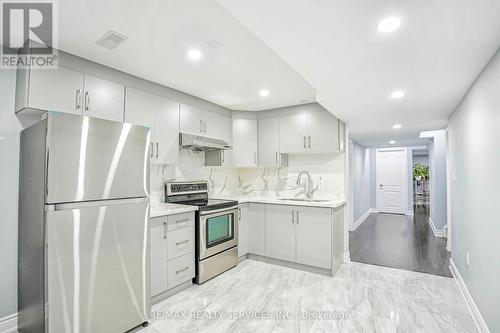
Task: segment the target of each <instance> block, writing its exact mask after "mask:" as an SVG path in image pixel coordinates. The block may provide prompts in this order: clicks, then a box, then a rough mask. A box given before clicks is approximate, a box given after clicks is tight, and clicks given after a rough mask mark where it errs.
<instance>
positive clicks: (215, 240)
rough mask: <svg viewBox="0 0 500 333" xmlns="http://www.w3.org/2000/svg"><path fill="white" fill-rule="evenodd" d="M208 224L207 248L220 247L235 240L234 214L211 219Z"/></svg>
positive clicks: (208, 219) (207, 221)
mask: <svg viewBox="0 0 500 333" xmlns="http://www.w3.org/2000/svg"><path fill="white" fill-rule="evenodd" d="M206 224H207V248H210V247H212V246H216V245H219V244H221V243H224V242H226V241H229V240H231V239H233V238H234V216H233V214H226V215H219V216H215V217H209V218H207V220H206Z"/></svg>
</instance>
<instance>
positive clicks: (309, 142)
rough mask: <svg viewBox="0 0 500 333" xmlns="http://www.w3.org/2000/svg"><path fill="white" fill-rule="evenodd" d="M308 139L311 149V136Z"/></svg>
mask: <svg viewBox="0 0 500 333" xmlns="http://www.w3.org/2000/svg"><path fill="white" fill-rule="evenodd" d="M308 138H309V148H311V136H310V135H309V136H308Z"/></svg>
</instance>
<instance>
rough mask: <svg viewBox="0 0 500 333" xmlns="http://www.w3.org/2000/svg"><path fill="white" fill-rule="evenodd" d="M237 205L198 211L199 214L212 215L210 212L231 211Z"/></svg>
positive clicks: (235, 208)
mask: <svg viewBox="0 0 500 333" xmlns="http://www.w3.org/2000/svg"><path fill="white" fill-rule="evenodd" d="M237 210H238V206H233V207H229V208H227V207H226V208H221V209H216V210H207V211H200V216H206V215H212V214H217V213H222V212H231V211H237Z"/></svg>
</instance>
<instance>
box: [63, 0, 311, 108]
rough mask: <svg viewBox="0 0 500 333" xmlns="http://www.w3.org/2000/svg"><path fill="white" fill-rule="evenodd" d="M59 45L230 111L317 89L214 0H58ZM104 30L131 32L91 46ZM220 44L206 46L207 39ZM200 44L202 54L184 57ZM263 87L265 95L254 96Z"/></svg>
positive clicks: (291, 101)
mask: <svg viewBox="0 0 500 333" xmlns="http://www.w3.org/2000/svg"><path fill="white" fill-rule="evenodd" d="M58 11H59V15H58V17H59V47H60V48H61V49H62V50H64V51H67V52H69V53H73V54H76V55H79V56H81V57H84V58H87V59H90V60H93V61H95V62H98V63H101V64H104V65H107V66H110V67H112V68H116V69H119V70H122V71H124V72H127V73H130V74H133V75H136V76H139V77H142V78H145V79H147V80H150V81H153V82H156V83H160V84H163V85H166V86H170V87H172V88H175V89H178V90H181V91H184V92H187V93H190V94H193V95H195V96H198V97H201V98H204V99H206V100H209V101H211V102H214V103H216V104H219V105H222V106H225V107H227V108H229V109H233V110H252V111H255V110H262V109H269V108H275V107H281V106H288V105H295V104H300V103H306V102H311V101H314V100H315V98H316V92H315V89H314V88H313V87H312V86H311V85H310V84H309V83H307V81H305V80H304V79H303V78H302V77H301V76H300V75H298V74H297V73H296V72H295V71H294V70H293V69H292V68H291V67H290V66H289V65H288V64H287V63H286V62H285V61H283V60H282V59H281V58H280V57H279V56H277V55H276V54H275V53H274V52H273V51H272V50H271V49H270V48H269V47H268V46H267V45H266V44H265V43H263V42H262V41H260V40H259V39H258V38H257V37H256V36H255V35H254V34H253V33H251V32H250V31H249V30H248V29H247V28H245V27H244V26H243V25H242V24H241V23H240V22H239V21H238V20H237V19H235V18H234V17H233V16H232V15H230V14H229V13H228V12H227V11H226V10H225V9H224V8H223V7H222V6H220V5H219V4H218V3H217V2H216V1H214V0H203V1H199V0H149V1H134V0H106V1H102V0H66V1H59V2H58ZM109 30H114V31H117V32H119V33H121V34H124V35H126V36H128V40H127V41H126V42H124V43H123V44H122V45H119V46H118V47H117V48H116V49H114V50H108V49H105V48H102V47H100V46H98V45H97V44H96V41H97V40H98V39H99V38H101V37H102V36H103V35H104V34H105V33H106V32H108V31H109ZM214 40H215V41H218V42H221V43H222V45H223V46H222V47H215V48H213V47H210V46H209V45H207V42H209V41H214ZM190 48H197V49H199V50H200V51H201V52H202V53H203V56H202V59H201V60H200V61H198V62H193V61H191V60H189V59H188V58H187V57H186V54H187V52H188V50H189V49H190ZM261 89H268V90H269V91H270V95H269V96H268V97H266V98H262V97H260V96H259V91H260V90H261Z"/></svg>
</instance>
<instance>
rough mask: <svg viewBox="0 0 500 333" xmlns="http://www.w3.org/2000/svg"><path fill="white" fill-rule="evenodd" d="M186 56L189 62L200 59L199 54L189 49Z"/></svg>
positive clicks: (198, 51)
mask: <svg viewBox="0 0 500 333" xmlns="http://www.w3.org/2000/svg"><path fill="white" fill-rule="evenodd" d="M187 56H188V58H189V59H191V60H198V59H200V58H201V52H200V50H197V49H191V50H189V51H188V53H187Z"/></svg>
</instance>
